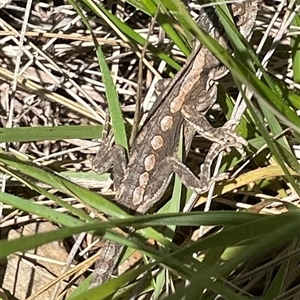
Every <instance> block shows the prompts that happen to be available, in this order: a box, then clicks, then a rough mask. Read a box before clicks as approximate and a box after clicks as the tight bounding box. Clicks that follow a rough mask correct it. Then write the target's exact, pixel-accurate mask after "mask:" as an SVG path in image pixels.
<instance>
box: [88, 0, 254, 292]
mask: <svg viewBox="0 0 300 300" xmlns="http://www.w3.org/2000/svg"><path fill="white" fill-rule="evenodd" d="M231 11H232V13H233V15H234V16H238V18H237V20H238V24H237V27H238V28H239V30H240V32H241V33H242V34H243V35H244V36H245V37H246V38H248V37H249V36H250V34H251V30H252V27H253V24H254V21H255V17H256V12H257V7H256V1H255V0H253V1H250V0H246V1H244V2H242V3H239V4H231ZM198 23H199V26H200V27H201V28H202V29H204V30H205V31H206V32H208V33H209V34H210V35H211V36H212V37H213V38H215V39H216V40H217V41H218V42H219V43H220V44H221V45H222V46H223V47H225V48H228V45H227V41H226V38H225V35H224V34H223V30H222V28H220V27H218V26H219V21H218V17H217V15H216V14H215V11H214V8H212V7H209V8H205V9H202V10H201V12H200V20H199V22H198ZM226 73H227V71H226V69H225V68H224V66H222V65H221V64H220V62H219V61H218V60H217V59H216V58H215V57H214V56H213V55H212V54H211V53H210V52H209V51H208V50H207V49H206V48H205V47H202V46H201V45H200V44H199V43H198V42H197V43H195V46H194V51H193V54H192V55H191V56H190V57H189V59H188V60H187V62H186V64H185V66H184V67H183V68H182V69H181V70H180V71H179V72H178V73H177V75H176V76H175V77H174V78H173V79H172V80H171V81H170V83H169V84H168V86H167V87H166V88H165V89H164V91H163V92H162V93H161V94H160V96H159V98H158V99H157V100H156V102H155V104H154V107H153V109H152V110H151V111H150V113H149V118H148V120H147V122H146V123H145V125H144V126H143V128H142V129H141V131H140V133H139V135H138V137H137V139H136V142H135V143H134V144H133V145H132V149H131V155H130V157H129V162H128V164H127V168H126V169H125V170H120V171H118V170H117V168H114V171H115V172H116V171H118V172H119V175H118V176H117V177H118V178H120V177H121V175H120V174H122V175H123V179H121V187H122V188H121V189H120V190H119V193H118V194H117V196H116V201H117V202H119V203H121V204H122V206H123V207H126V208H127V209H128V210H130V211H136V212H137V213H139V214H144V213H146V212H147V211H148V209H150V208H151V207H152V206H153V205H154V204H155V203H156V202H158V201H159V200H160V199H161V197H162V195H163V193H164V192H165V189H166V187H167V185H168V182H169V180H170V178H171V176H172V174H173V173H176V174H177V175H178V176H179V177H180V178H181V180H182V182H183V183H184V184H185V185H186V186H188V187H189V188H191V189H192V190H193V191H194V192H196V193H199V194H200V193H203V192H205V191H207V189H208V188H209V187H210V185H211V184H212V183H213V182H215V181H217V180H221V179H224V176H222V175H221V176H218V177H217V178H210V167H211V163H212V161H213V160H214V158H215V157H216V156H217V155H218V153H220V151H222V150H224V149H226V148H229V147H235V148H242V147H243V145H245V144H246V142H245V141H244V140H243V139H242V138H240V137H238V136H237V135H236V134H235V133H234V132H232V131H231V130H230V129H229V126H224V127H222V128H213V127H211V125H210V124H209V122H208V121H207V120H206V118H205V114H206V112H207V110H208V109H209V108H210V107H211V106H212V105H213V104H214V102H215V101H216V97H217V88H216V84H215V82H216V81H217V80H218V79H219V78H221V77H223V76H224V75H225V74H226ZM225 125H226V124H225ZM181 126H184V135H185V136H184V140H185V147H186V151H188V150H189V147H190V144H191V141H192V139H193V136H194V134H195V132H196V131H197V132H198V133H199V134H201V135H203V136H204V137H206V138H208V139H210V140H211V141H212V142H214V143H213V146H212V147H211V149H210V151H209V153H208V155H207V159H206V161H205V163H204V165H203V166H202V169H201V170H202V173H201V177H200V178H198V177H196V176H195V175H194V174H193V173H192V172H191V171H190V170H189V169H188V168H187V167H186V166H185V165H184V164H183V163H182V162H180V161H179V160H178V158H177V149H178V143H179V134H180V128H181ZM155 137H160V140H159V143H157V141H158V140H157V141H155ZM158 144H159V147H156V146H155V145H158ZM107 147H108V146H107ZM99 152H103V149H101V150H100V151H99ZM150 158H151V159H150ZM113 161H115V162H117V163H118V164H120V162H119V161H118V160H116V159H113V160H111V161H108V160H107V161H106V162H105V163H106V165H107V169H108V168H109V167H111V165H112V164H113ZM95 163H96V164H97V163H99V159H98V156H97V157H96V159H95ZM101 163H102V168H103V161H102V162H101ZM145 175H147V176H145ZM108 247H110V248H108ZM109 249H110V250H109ZM121 249H122V247H121V246H120V245H118V244H115V243H113V242H108V241H107V242H106V243H105V246H104V248H103V251H102V254H101V257H100V258H99V261H98V264H97V266H96V269H95V273H94V278H93V281H92V284H91V287H94V286H97V285H100V284H101V283H103V282H105V281H106V280H108V279H109V277H110V275H111V273H112V272H113V270H114V268H115V266H116V263H117V261H118V259H119V254H120V253H121Z"/></svg>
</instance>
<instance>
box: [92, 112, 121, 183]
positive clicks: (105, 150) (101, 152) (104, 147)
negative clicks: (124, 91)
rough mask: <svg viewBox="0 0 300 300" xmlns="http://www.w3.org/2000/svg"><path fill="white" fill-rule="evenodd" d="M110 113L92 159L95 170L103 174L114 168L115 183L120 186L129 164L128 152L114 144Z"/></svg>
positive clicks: (107, 115)
mask: <svg viewBox="0 0 300 300" xmlns="http://www.w3.org/2000/svg"><path fill="white" fill-rule="evenodd" d="M109 121H110V117H109V113H108V112H107V114H106V118H105V123H104V127H103V131H102V138H101V140H100V141H99V148H98V152H97V154H96V156H95V157H94V159H93V161H92V166H93V171H94V172H96V173H98V174H103V173H105V172H107V171H108V170H109V169H111V168H113V175H114V184H115V187H116V188H118V187H119V186H120V183H121V180H122V178H123V177H124V172H125V168H126V165H127V158H126V152H125V149H124V148H123V147H121V146H120V145H113V133H112V131H111V130H110V126H109Z"/></svg>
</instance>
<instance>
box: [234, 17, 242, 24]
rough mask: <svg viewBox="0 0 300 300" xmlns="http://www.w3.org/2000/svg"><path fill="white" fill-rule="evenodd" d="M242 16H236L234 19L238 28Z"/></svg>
mask: <svg viewBox="0 0 300 300" xmlns="http://www.w3.org/2000/svg"><path fill="white" fill-rule="evenodd" d="M241 19H242V18H241V16H240V15H236V16H234V17H233V21H234V23H235V24H236V25H237V26H238V25H239V23H240V22H241Z"/></svg>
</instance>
